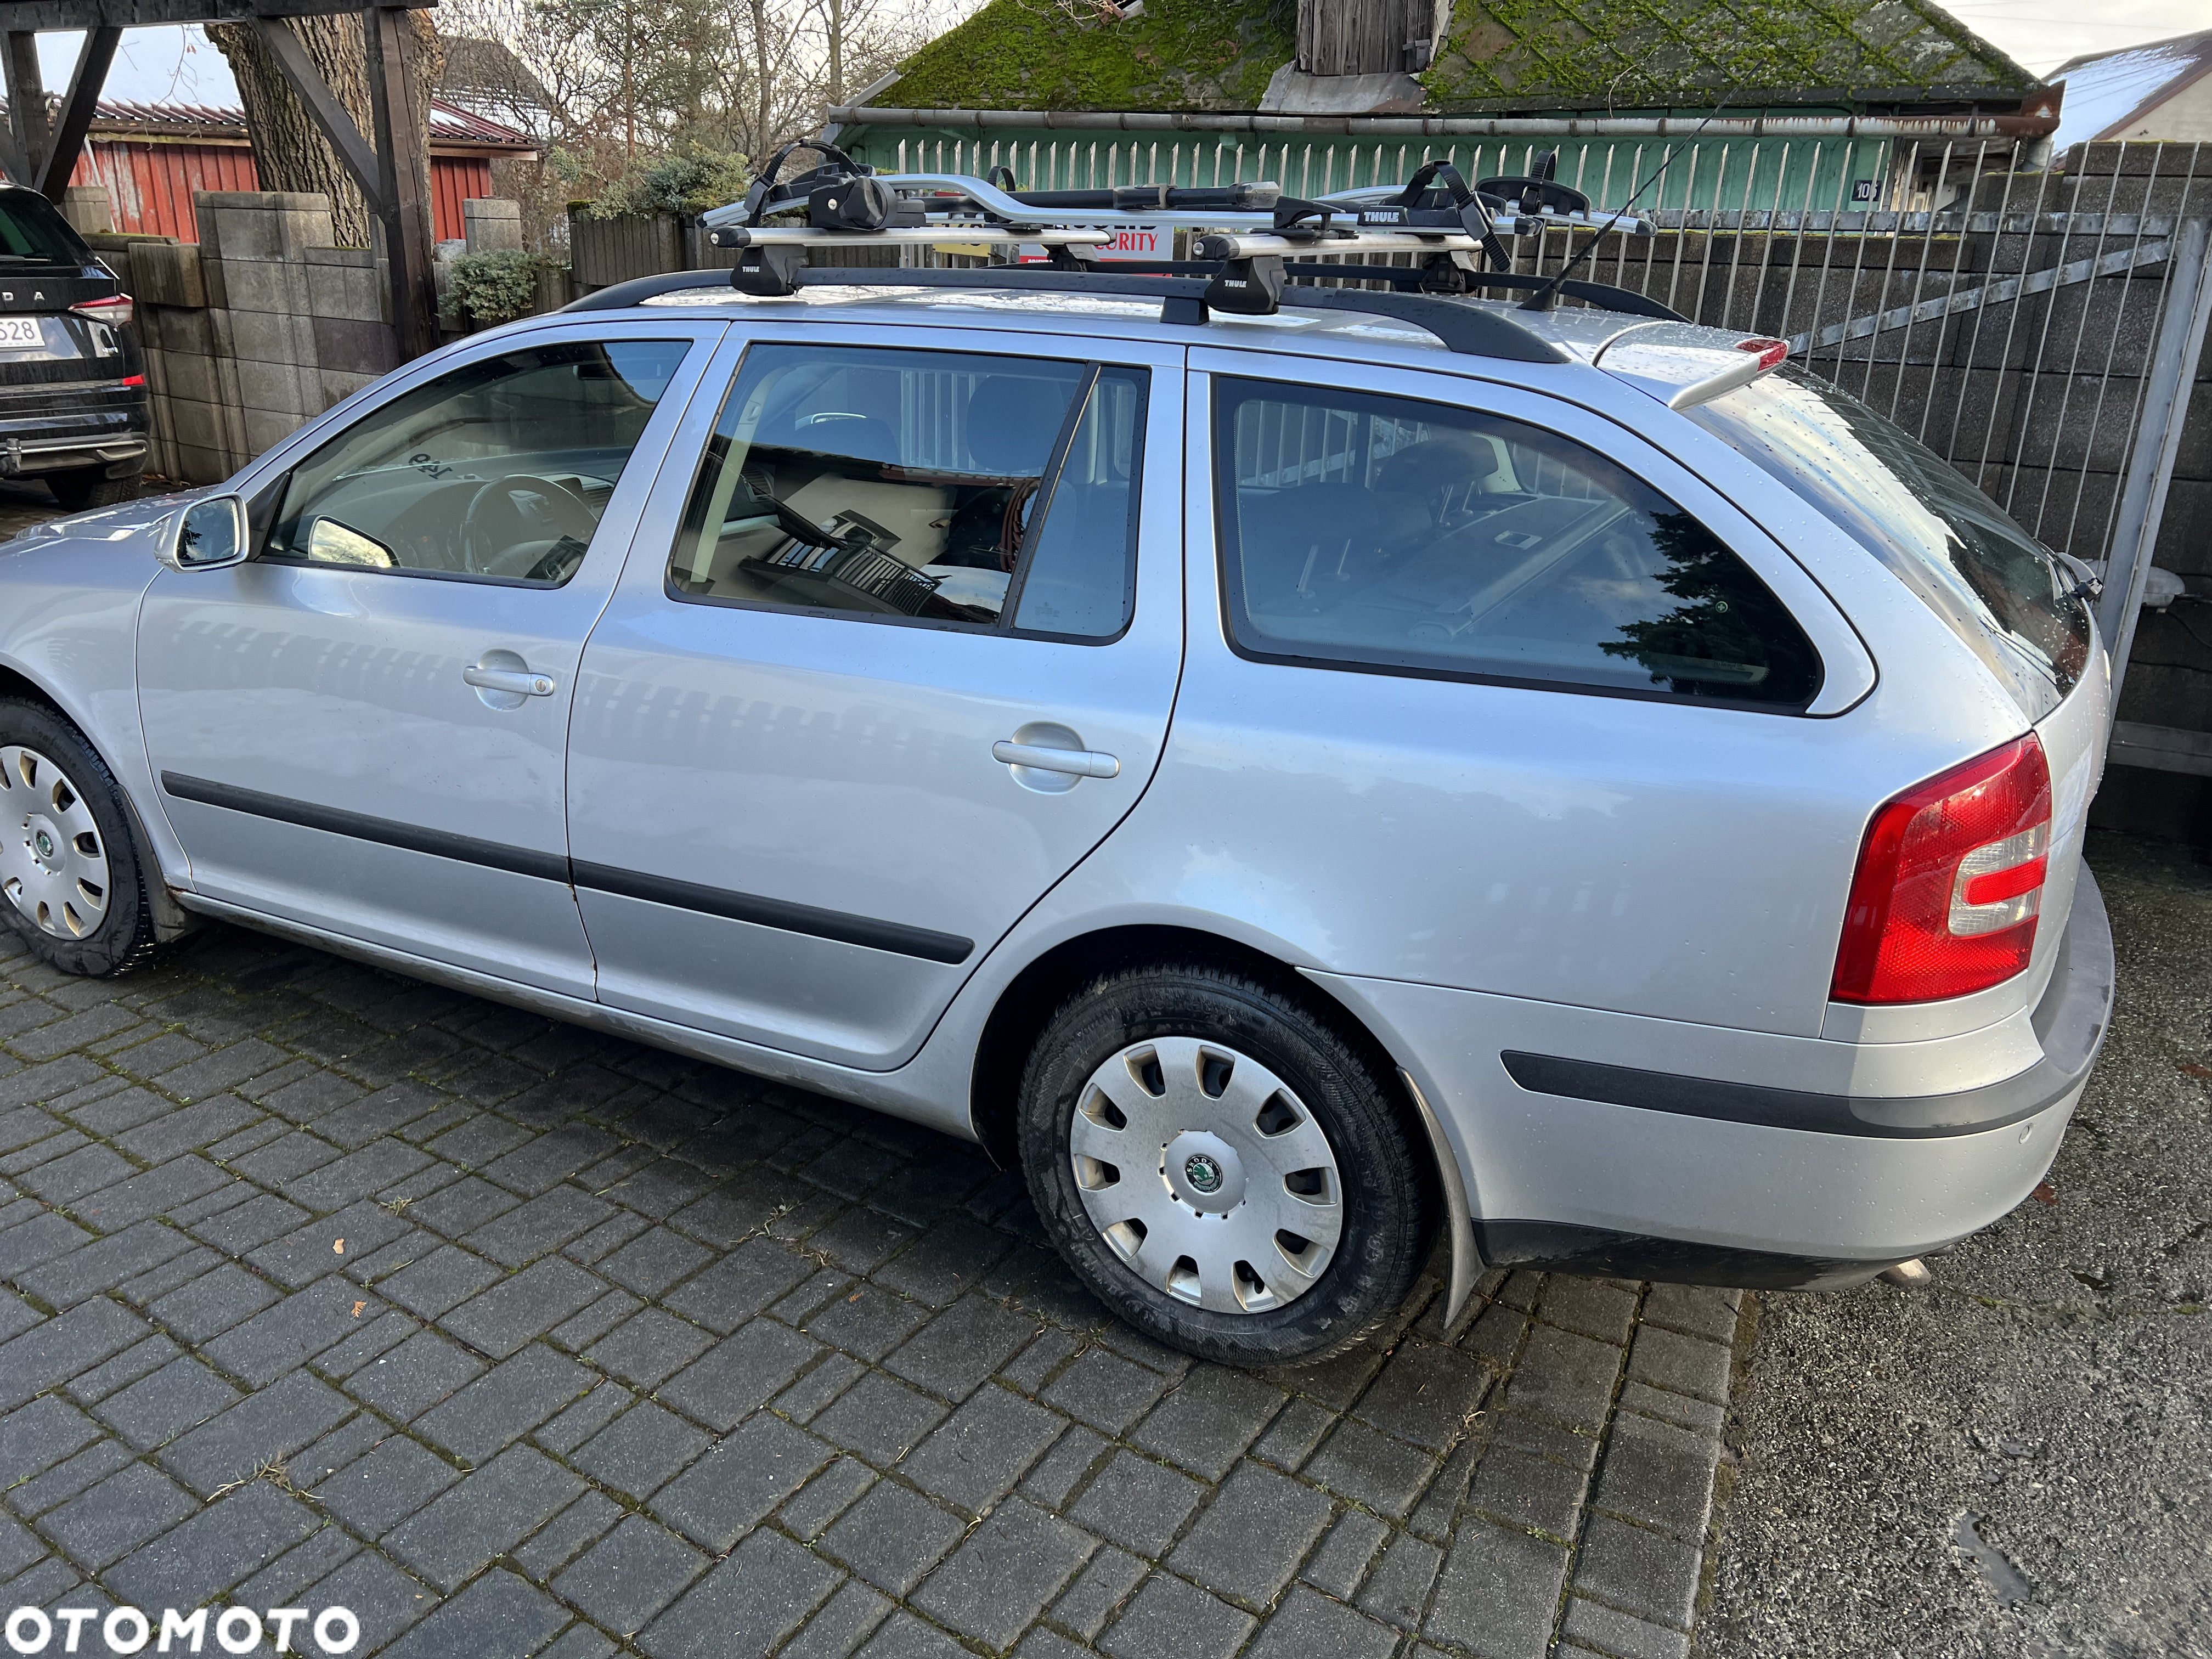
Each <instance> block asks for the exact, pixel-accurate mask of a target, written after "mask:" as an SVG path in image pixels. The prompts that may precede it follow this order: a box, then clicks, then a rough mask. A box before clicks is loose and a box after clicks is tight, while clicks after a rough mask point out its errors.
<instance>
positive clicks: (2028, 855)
mask: <svg viewBox="0 0 2212 1659" xmlns="http://www.w3.org/2000/svg"><path fill="white" fill-rule="evenodd" d="M2050 854H2051V766H2050V763H2049V762H2047V761H2046V760H2045V758H2044V755H2043V745H2042V744H2041V743H2039V741H2037V739H2036V736H2035V734H2034V733H2033V732H2029V733H2028V734H2027V736H2026V737H2024V738H2016V739H2015V740H2014V741H2013V742H2011V743H2008V744H2005V746H2004V747H2003V748H2002V749H1998V750H1992V751H1991V752H1990V753H1989V754H1986V755H1984V756H1982V757H1979V758H1978V759H1976V760H1971V761H1968V762H1967V763H1966V764H1965V765H1964V766H1957V767H1954V768H1953V769H1951V770H1949V771H1948V772H1946V773H1944V774H1942V775H1941V776H1939V777H1933V778H1930V779H1929V780H1928V781H1927V782H1925V783H1923V784H1921V785H1920V786H1919V787H1917V788H1913V789H1908V790H1907V791H1905V793H1903V794H1901V795H1899V796H1898V797H1897V799H1894V800H1893V801H1890V802H1889V803H1888V804H1887V805H1885V806H1883V807H1882V808H1881V811H1878V812H1876V813H1875V816H1874V823H1872V824H1871V825H1869V827H1868V829H1867V833H1866V842H1865V844H1864V845H1863V846H1862V847H1861V848H1860V849H1859V864H1858V870H1857V873H1856V874H1855V875H1854V876H1853V877H1852V878H1851V899H1850V908H1849V909H1848V910H1847V911H1846V912H1845V913H1844V939H1843V944H1842V945H1841V946H1840V947H1839V948H1838V951H1837V952H1836V975H1835V981H1834V985H1833V987H1832V991H1831V994H1832V996H1833V997H1834V998H1835V1000H1837V1001H1838V1002H1933V1001H1935V1000H1938V999H1940V998H1943V997H1961V996H1965V995H1966V994H1969V993H1970V992H1974V991H1981V990H1986V989H1987V988H1988V987H1990V986H1992V985H1996V984H1998V983H2000V982H2002V981H2005V980H2008V979H2010V978H2011V977H2012V976H2013V975H2015V974H2016V973H2018V972H2020V970H2021V969H2023V968H2025V967H2027V959H2028V956H2029V953H2030V952H2031V951H2033V949H2034V948H2035V922H2036V917H2037V915H2038V914H2039V912H2040V910H2041V908H2042V902H2043V883H2044V878H2045V874H2046V873H2047V871H2048V867H2049V863H2050Z"/></svg>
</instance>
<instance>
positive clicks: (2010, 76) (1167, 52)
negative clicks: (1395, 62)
mask: <svg viewBox="0 0 2212 1659" xmlns="http://www.w3.org/2000/svg"><path fill="white" fill-rule="evenodd" d="M1296 51H1297V5H1296V0H1146V6H1145V10H1144V13H1143V14H1142V15H1140V16H1138V17H1136V18H1133V19H1131V20H1129V21H1126V22H1108V21H1103V20H1101V19H1099V18H1097V16H1095V15H1091V14H1090V13H1089V9H1088V8H1085V7H1081V6H1076V7H1074V8H1073V9H1071V8H1069V7H1066V6H1063V5H1062V4H1061V3H1060V0H990V3H989V4H987V5H986V6H985V7H984V8H983V9H981V11H979V12H977V13H976V14H975V15H974V16H973V17H971V18H969V20H968V21H966V22H964V23H963V24H961V25H960V26H959V27H957V28H953V29H951V30H948V31H947V32H946V33H944V34H941V35H939V36H938V37H937V39H936V40H933V41H931V42H930V43H929V44H928V45H927V46H924V47H923V48H922V49H921V51H920V52H917V53H915V55H914V57H912V58H909V59H908V61H907V62H906V64H904V65H903V66H902V71H901V74H900V77H899V79H898V81H897V82H896V83H894V84H893V85H892V86H890V87H889V88H885V89H884V92H882V93H881V94H878V97H877V99H876V100H875V101H877V102H879V103H883V104H887V105H895V106H901V107H906V108H918V109H1035V110H1159V111H1199V110H1252V109H1256V108H1257V107H1258V106H1259V103H1260V100H1261V95H1262V94H1264V93H1265V92H1266V90H1267V81H1268V77H1269V76H1272V75H1273V73H1274V72H1275V70H1278V69H1279V68H1280V67H1281V66H1282V65H1283V64H1285V63H1287V62H1289V61H1290V59H1291V58H1292V57H1293V56H1294V54H1295V52H1296ZM1419 78H1420V80H1421V82H1422V83H1423V84H1424V86H1425V88H1427V91H1428V103H1429V106H1430V108H1431V111H1432V112H1436V113H1439V114H1447V115H1449V114H1498V113H1503V112H1514V111H1520V112H1547V111H1554V110H1607V109H1610V110H1615V111H1620V112H1629V111H1632V110H1649V109H1663V108H1676V109H1680V108H1691V109H1704V108H1710V107H1711V106H1713V105H1715V104H1717V103H1719V102H1722V101H1723V100H1725V102H1726V104H1727V105H1728V106H1729V107H1730V108H1734V109H1741V110H1753V109H1758V108H1765V107H1772V106H1777V105H1783V106H1786V105H1790V104H1819V105H1824V106H1826V105H1834V104H1837V103H1848V102H1851V101H1859V102H1880V103H1899V102H1930V101H1942V102H1948V101H1956V100H2000V99H2009V98H2016V97H2019V96H2021V94H2025V93H2027V91H2029V90H2030V89H2031V88H2033V87H2034V86H2035V85H2036V84H2037V82H2036V80H2035V77H2034V76H2032V75H2030V74H2029V73H2028V72H2027V70H2024V69H2022V68H2021V66H2020V65H2019V64H2015V63H2014V62H2013V61H2012V59H2010V58H2008V57H2006V56H2005V55H2004V54H2003V53H2002V52H1999V51H1998V50H1997V49H1996V47H1995V46H1991V45H1990V44H1989V43H1988V42H1987V41H1985V40H1982V39H1981V38H1980V37H1979V36H1978V35H1976V34H1975V33H1973V32H1972V30H1971V29H1969V28H1967V27H1966V25H1965V24H1963V23H1961V22H1960V21H1958V20H1957V19H1956V18H1954V17H1953V16H1951V15H1949V14H1948V13H1947V12H1945V11H1944V10H1942V9H1941V8H1940V7H1938V6H1936V5H1934V4H1932V3H1929V0H1455V3H1454V5H1453V8H1452V14H1451V21H1450V24H1449V27H1448V28H1447V29H1446V31H1445V35H1444V39H1443V42H1442V44H1441V49H1440V51H1439V52H1438V53H1437V61H1436V63H1435V64H1433V65H1431V68H1430V69H1429V70H1428V71H1427V72H1426V73H1425V74H1424V75H1422V76H1420V77H1419Z"/></svg>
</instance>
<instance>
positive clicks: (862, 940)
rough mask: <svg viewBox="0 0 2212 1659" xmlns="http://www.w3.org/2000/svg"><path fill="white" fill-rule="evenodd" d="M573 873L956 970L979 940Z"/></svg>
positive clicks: (637, 879) (605, 869) (682, 886)
mask: <svg viewBox="0 0 2212 1659" xmlns="http://www.w3.org/2000/svg"><path fill="white" fill-rule="evenodd" d="M574 869H575V872H576V878H575V879H576V885H577V886H579V887H587V888H590V889H591V890H592V891H594V892H600V893H612V894H614V895H615V896H617V897H620V898H629V899H642V900H643V901H644V902H647V903H648V904H665V905H668V906H670V907H671V908H675V909H678V910H696V911H699V912H702V913H703V914H704V915H710V916H722V917H726V918H727V919H728V920H729V921H745V922H751V923H752V924H754V925H755V926H757V927H774V928H776V929H778V930H779V931H780V932H782V933H806V934H811V936H812V937H814V938H816V939H835V940H836V941H837V942H838V943H839V944H841V945H863V946H866V948H867V949H869V950H871V951H890V952H892V953H893V954H894V955H896V956H902V957H921V959H922V960H923V961H925V962H942V963H948V964H951V965H954V966H957V964H959V963H963V962H965V961H967V960H968V958H969V955H970V954H972V953H973V952H974V951H975V940H973V939H963V938H961V937H960V935H958V934H957V933H938V932H936V931H934V930H933V929H931V928H927V927H908V925H907V924H906V923H905V922H902V921H875V920H873V919H872V918H871V917H867V916H855V915H847V914H846V913H845V912H844V911H842V910H824V909H821V908H817V907H816V906H814V905H811V904H795V903H793V902H791V901H790V900H788V899H773V898H758V897H756V896H753V895H751V894H750V893H732V892H727V891H725V890H723V889H721V888H719V887H702V886H700V885H698V884H696V883H695V882H689V881H674V880H671V879H670V878H668V877H666V876H649V875H645V874H642V873H641V872H638V871H635V870H618V869H616V868H615V867H614V866H611V865H605V864H587V863H586V862H585V861H584V860H581V859H579V860H575V861H574Z"/></svg>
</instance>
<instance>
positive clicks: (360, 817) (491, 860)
mask: <svg viewBox="0 0 2212 1659" xmlns="http://www.w3.org/2000/svg"><path fill="white" fill-rule="evenodd" d="M161 793H163V794H165V795H173V796H175V797H176V798H177V799H179V800H196V801H197V802H199V803H200V804H201V805H204V806H220V807H222V808H223V809H224V810H225V811H231V812H245V813H248V814H251V815H252V817H257V818H274V819H275V820H276V822H277V823H296V824H298V825H300V826H301V828H303V829H322V830H326V831H328V832H329V833H330V834H331V835H333V836H351V837H352V838H353V839H354V840H356V841H373V842H376V843H377V844H378V845H379V846H381V847H397V848H402V849H403V850H404V851H406V852H410V853H428V854H430V856H431V857H433V858H441V859H456V860H459V861H460V862H461V863H463V864H480V865H483V866H484V867H485V868H487V869H490V870H508V871H512V872H513V873H514V874H516V875H518V876H536V877H538V878H539V879H540V880H543V881H557V882H560V883H562V884H563V885H566V884H567V883H568V860H567V859H566V858H565V857H563V856H562V854H558V853H533V852H531V851H530V850H528V849H527V848H520V847H508V846H506V845H504V844H502V843H501V842H495V841H478V840H477V839H476V837H474V836H455V835H449V834H447V832H446V831H445V830H443V829H422V828H421V827H420V826H419V825H416V824H412V823H395V822H393V821H392V819H390V818H376V817H369V816H368V814H367V813H366V812H348V811H343V810H342V809H340V808H338V807H335V806H317V805H313V804H312V803H310V802H307V801H303V800H290V799H286V798H285V797H284V796H283V795H264V794H263V793H261V792H260V791H259V790H258V789H240V788H239V787H237V786H236V785H235V784H229V783H210V781H208V780H207V779H205V778H188V777H185V776H184V775H182V774H180V773H177V772H164V773H162V774H161Z"/></svg>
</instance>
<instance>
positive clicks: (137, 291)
mask: <svg viewBox="0 0 2212 1659" xmlns="http://www.w3.org/2000/svg"><path fill="white" fill-rule="evenodd" d="M192 199H193V207H194V210H195V212H196V214H197V218H198V222H199V231H200V240H199V243H198V244H197V246H195V245H194V244H192V243H190V242H179V241H176V240H173V239H171V238H167V237H131V238H123V237H94V239H92V240H94V246H95V247H96V248H98V249H99V250H100V252H101V253H102V254H103V257H105V258H107V260H108V262H109V263H110V264H112V265H114V266H115V267H116V269H117V270H118V273H119V274H123V275H124V276H125V282H126V283H127V284H128V285H129V288H130V290H131V295H132V297H133V299H135V300H136V301H137V319H136V330H137V335H138V338H139V343H140V344H141V345H142V346H143V348H144V349H145V352H146V378H147V383H148V386H149V389H150V391H151V392H152V393H153V427H154V433H153V446H152V453H150V454H149V456H148V459H147V469H148V471H151V472H155V473H159V474H160V475H161V476H162V477H168V478H174V479H177V480H179V482H182V483H220V482H221V481H222V480H223V479H225V478H228V477H230V476H231V474H233V473H234V472H235V471H238V469H239V468H240V467H241V466H243V465H246V462H247V461H249V460H251V459H252V458H253V457H254V456H256V455H258V454H259V453H261V452H262V451H264V449H267V448H268V447H270V445H271V444H274V443H276V441H278V440H279V439H282V438H283V437H285V436H287V435H289V434H290V433H292V432H295V431H296V430H297V429H298V428H300V427H301V425H302V424H304V423H305V422H307V421H308V420H310V419H312V418H313V417H314V416H317V415H319V414H321V413H322V412H323V411H324V410H326V409H328V408H330V407H331V404H336V403H337V402H339V401H341V400H342V399H343V398H346V397H348V396H349V395H351V394H352V393H353V392H356V391H358V390H360V389H361V388H362V386H367V385H368V383H369V382H370V381H371V380H374V379H376V378H377V377H378V376H379V375H380V374H385V373H386V372H387V371H388V370H390V369H392V368H396V367H397V366H398V361H399V356H398V343H397V339H396V337H395V335H394V334H393V331H392V327H391V325H390V324H389V323H388V322H387V321H386V317H385V301H384V293H385V284H384V278H383V273H382V270H381V269H380V265H379V264H378V261H377V259H376V258H375V255H374V253H373V252H371V251H370V250H369V249H367V248H346V247H335V246H331V243H332V241H333V240H335V239H334V238H333V236H332V234H331V210H330V202H329V199H328V198H327V197H322V196H314V195H301V194H289V193H286V192H283V191H195V192H194V194H193V198H192Z"/></svg>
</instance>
